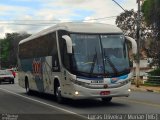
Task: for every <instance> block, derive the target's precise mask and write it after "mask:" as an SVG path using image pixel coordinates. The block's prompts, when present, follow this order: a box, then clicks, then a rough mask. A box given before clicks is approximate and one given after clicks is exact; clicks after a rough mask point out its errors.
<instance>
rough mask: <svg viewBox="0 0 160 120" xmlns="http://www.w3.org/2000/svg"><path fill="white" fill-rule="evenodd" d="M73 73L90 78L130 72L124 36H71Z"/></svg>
mask: <svg viewBox="0 0 160 120" xmlns="http://www.w3.org/2000/svg"><path fill="white" fill-rule="evenodd" d="M71 39H72V43H73V44H72V45H73V55H72V61H73V67H72V68H73V71H76V72H77V73H81V74H86V75H90V76H92V75H93V76H96V75H99V76H104V75H105V76H111V77H112V76H119V75H122V74H124V73H126V72H128V71H129V59H128V52H127V47H126V43H125V39H124V36H123V35H104V34H102V35H100V34H96V35H95V34H94V35H93V34H71Z"/></svg>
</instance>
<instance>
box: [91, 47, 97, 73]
mask: <svg viewBox="0 0 160 120" xmlns="http://www.w3.org/2000/svg"><path fill="white" fill-rule="evenodd" d="M95 52H96V53H95V55H94V56H93V60H92V66H91V69H90V76H91V75H92V73H93V70H94V66H95V64H96V60H97V50H96V49H95Z"/></svg>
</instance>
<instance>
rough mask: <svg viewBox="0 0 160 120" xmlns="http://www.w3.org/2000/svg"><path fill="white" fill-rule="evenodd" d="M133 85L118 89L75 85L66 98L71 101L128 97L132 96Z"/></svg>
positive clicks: (129, 84)
mask: <svg viewBox="0 0 160 120" xmlns="http://www.w3.org/2000/svg"><path fill="white" fill-rule="evenodd" d="M130 86H131V83H130V82H129V83H128V84H126V85H124V86H121V87H118V88H108V89H90V88H85V87H82V86H79V85H76V84H74V87H73V88H74V90H72V92H70V94H69V95H66V94H65V95H63V96H64V97H67V98H71V99H88V98H104V97H121V96H122V97H128V96H129V94H130V89H129V88H130Z"/></svg>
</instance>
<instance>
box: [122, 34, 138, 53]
mask: <svg viewBox="0 0 160 120" xmlns="http://www.w3.org/2000/svg"><path fill="white" fill-rule="evenodd" d="M125 38H126V39H127V40H128V41H129V42H131V44H132V53H133V54H137V43H136V41H135V40H134V39H133V38H131V37H129V36H125Z"/></svg>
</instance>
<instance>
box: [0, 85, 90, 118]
mask: <svg viewBox="0 0 160 120" xmlns="http://www.w3.org/2000/svg"><path fill="white" fill-rule="evenodd" d="M0 90H2V91H5V92H8V93H10V94H14V95H16V96H19V97H22V98H26V99H28V100H31V101H34V102H38V103H41V104H43V105H46V106H49V107H52V108H56V109H58V110H61V111H64V112H67V113H70V114H74V115H77V116H79V117H82V118H83V119H87V117H85V116H83V115H79V114H78V113H75V112H72V111H69V110H66V109H63V108H60V107H58V106H54V105H51V104H48V103H45V102H42V101H39V100H36V99H33V98H29V97H26V96H23V95H20V94H17V93H14V92H11V91H9V90H6V89H3V88H0Z"/></svg>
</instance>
